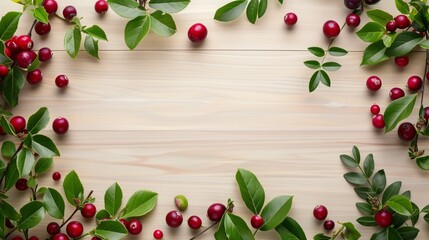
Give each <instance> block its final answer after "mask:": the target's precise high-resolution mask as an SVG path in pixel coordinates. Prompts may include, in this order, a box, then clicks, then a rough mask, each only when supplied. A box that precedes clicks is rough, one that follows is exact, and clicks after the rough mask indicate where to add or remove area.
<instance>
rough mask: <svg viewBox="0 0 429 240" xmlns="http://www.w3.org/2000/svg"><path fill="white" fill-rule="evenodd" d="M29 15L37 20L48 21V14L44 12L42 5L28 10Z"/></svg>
mask: <svg viewBox="0 0 429 240" xmlns="http://www.w3.org/2000/svg"><path fill="white" fill-rule="evenodd" d="M30 13H31V15H32V16H33V17H34V19H36V20H37V21H39V22H43V23H48V22H49V14H48V13H47V12H46V10H45V8H44V7H37V8H35V9H32V10H31V11H30Z"/></svg>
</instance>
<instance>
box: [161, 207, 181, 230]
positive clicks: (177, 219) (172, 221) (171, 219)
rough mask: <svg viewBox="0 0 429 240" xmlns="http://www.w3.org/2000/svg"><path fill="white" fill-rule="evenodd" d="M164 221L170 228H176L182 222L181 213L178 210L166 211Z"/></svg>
mask: <svg viewBox="0 0 429 240" xmlns="http://www.w3.org/2000/svg"><path fill="white" fill-rule="evenodd" d="M165 221H166V222H167V225H168V226H170V227H172V228H177V227H179V226H180V225H181V224H182V222H183V217H182V214H180V213H179V212H178V211H171V212H169V213H167V216H166V217H165Z"/></svg>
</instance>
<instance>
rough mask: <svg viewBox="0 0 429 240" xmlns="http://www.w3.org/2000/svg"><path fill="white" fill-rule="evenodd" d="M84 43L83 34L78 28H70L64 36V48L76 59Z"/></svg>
mask: <svg viewBox="0 0 429 240" xmlns="http://www.w3.org/2000/svg"><path fill="white" fill-rule="evenodd" d="M81 41H82V33H81V32H80V30H79V29H78V28H76V27H73V28H69V29H68V30H67V32H66V35H65V36H64V48H65V49H66V51H67V53H68V54H69V55H70V57H72V58H76V56H77V54H78V53H79V49H80V44H81Z"/></svg>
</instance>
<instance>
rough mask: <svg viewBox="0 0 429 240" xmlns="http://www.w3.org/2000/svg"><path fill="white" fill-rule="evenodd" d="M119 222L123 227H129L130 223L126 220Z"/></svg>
mask: <svg viewBox="0 0 429 240" xmlns="http://www.w3.org/2000/svg"><path fill="white" fill-rule="evenodd" d="M119 222H121V223H122V225H124V226H125V227H127V226H128V221H127V220H126V219H123V218H121V219H119Z"/></svg>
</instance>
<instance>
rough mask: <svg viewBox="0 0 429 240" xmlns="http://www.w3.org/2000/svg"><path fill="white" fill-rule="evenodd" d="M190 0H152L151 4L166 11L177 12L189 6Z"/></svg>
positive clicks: (152, 6)
mask: <svg viewBox="0 0 429 240" xmlns="http://www.w3.org/2000/svg"><path fill="white" fill-rule="evenodd" d="M190 2H191V1H190V0H151V1H149V6H150V7H151V8H153V9H157V10H160V11H163V12H166V13H177V12H180V11H182V10H183V9H185V8H186V6H188V4H189V3H190Z"/></svg>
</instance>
